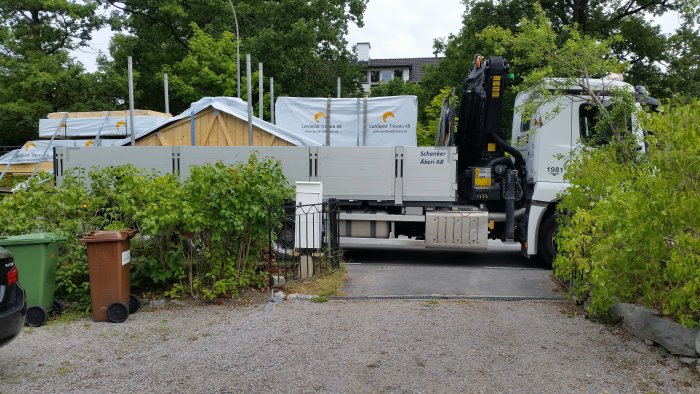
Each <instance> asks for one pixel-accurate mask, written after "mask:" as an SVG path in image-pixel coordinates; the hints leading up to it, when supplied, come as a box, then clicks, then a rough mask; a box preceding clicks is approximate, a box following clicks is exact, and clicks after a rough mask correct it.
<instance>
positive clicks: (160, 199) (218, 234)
mask: <svg viewBox="0 0 700 394" xmlns="http://www.w3.org/2000/svg"><path fill="white" fill-rule="evenodd" d="M191 171H192V176H191V177H190V179H188V180H187V181H186V182H185V183H184V184H183V183H181V182H180V180H179V179H178V178H177V177H176V176H174V175H172V174H166V175H159V174H155V173H148V172H145V171H142V170H139V169H136V168H134V167H132V166H123V167H109V168H106V169H101V170H93V171H90V173H89V174H88V175H87V177H82V178H87V179H88V180H89V184H90V187H89V188H86V187H85V182H81V177H75V176H69V177H67V179H66V181H65V182H64V185H63V186H62V187H60V188H57V187H54V186H53V185H52V182H51V179H50V178H49V177H47V176H44V177H36V178H34V179H32V180H31V182H30V185H29V187H28V188H27V189H26V190H22V191H19V192H17V193H14V194H12V195H9V196H7V197H5V198H3V199H2V200H1V201H0V229H2V234H4V235H15V234H26V233H32V232H39V231H52V232H55V233H58V234H61V235H63V236H66V237H67V238H68V240H67V241H66V242H63V243H61V256H60V258H59V267H58V271H57V279H56V280H57V298H59V299H62V300H65V301H73V302H77V303H78V304H79V305H80V306H81V307H84V308H88V305H89V303H90V294H89V289H90V285H89V278H88V267H87V258H86V253H85V246H84V245H82V244H81V243H80V241H79V240H80V238H81V237H82V236H83V235H84V234H85V233H86V232H89V231H93V230H98V229H123V228H133V229H137V230H138V231H139V234H138V235H137V236H136V237H135V238H134V239H132V241H131V248H132V263H131V264H132V266H131V273H132V289H133V290H134V291H141V292H148V293H166V294H168V295H170V296H173V297H177V296H185V295H191V296H194V297H199V298H202V299H205V300H213V299H215V298H218V297H232V296H236V294H237V293H238V290H239V289H241V288H244V287H249V286H258V287H262V286H264V278H265V275H266V274H265V273H264V272H261V271H260V270H259V269H258V261H259V258H260V254H261V253H262V251H263V249H264V248H265V247H266V246H267V224H268V213H269V214H271V215H272V217H271V219H272V220H273V223H276V222H278V219H279V217H280V215H282V214H283V212H282V208H281V206H282V203H283V201H284V200H285V199H288V198H289V197H291V196H292V190H291V188H290V187H289V186H288V185H287V182H286V181H285V179H284V176H283V175H282V169H281V166H280V164H279V162H277V161H272V160H270V159H266V160H263V161H260V162H259V161H258V160H257V158H256V157H255V156H252V157H251V158H250V160H249V161H248V162H247V163H238V164H236V165H235V166H225V165H223V164H221V163H217V164H213V165H212V164H208V165H204V166H201V167H192V169H191ZM269 207H280V208H279V209H277V210H275V209H272V210H270V208H269Z"/></svg>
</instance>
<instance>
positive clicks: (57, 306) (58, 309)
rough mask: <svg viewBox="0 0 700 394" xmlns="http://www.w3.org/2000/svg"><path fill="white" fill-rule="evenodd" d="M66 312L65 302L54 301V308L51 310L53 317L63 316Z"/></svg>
mask: <svg viewBox="0 0 700 394" xmlns="http://www.w3.org/2000/svg"><path fill="white" fill-rule="evenodd" d="M64 310H65V307H64V306H63V302H61V301H59V300H53V307H52V309H51V316H60V315H62V314H63V311H64Z"/></svg>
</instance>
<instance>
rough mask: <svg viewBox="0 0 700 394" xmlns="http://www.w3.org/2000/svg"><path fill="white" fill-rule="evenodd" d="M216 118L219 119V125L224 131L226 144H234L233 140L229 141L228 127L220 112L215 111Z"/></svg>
mask: <svg viewBox="0 0 700 394" xmlns="http://www.w3.org/2000/svg"><path fill="white" fill-rule="evenodd" d="M216 120H217V121H219V125H220V126H221V130H222V131H223V132H224V138H226V146H234V145H233V141H231V137H230V136H229V135H228V129H227V128H226V122H224V119H223V118H222V117H221V112H218V111H217V114H216Z"/></svg>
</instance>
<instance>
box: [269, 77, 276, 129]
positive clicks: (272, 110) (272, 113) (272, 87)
mask: <svg viewBox="0 0 700 394" xmlns="http://www.w3.org/2000/svg"><path fill="white" fill-rule="evenodd" d="M270 123H272V124H275V79H274V78H272V77H270Z"/></svg>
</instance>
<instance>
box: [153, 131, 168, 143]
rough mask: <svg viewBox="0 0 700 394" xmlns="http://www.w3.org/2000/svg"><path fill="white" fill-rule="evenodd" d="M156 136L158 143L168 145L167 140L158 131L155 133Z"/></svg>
mask: <svg viewBox="0 0 700 394" xmlns="http://www.w3.org/2000/svg"><path fill="white" fill-rule="evenodd" d="M156 137H158V141H160V144H161V145H162V146H170V145H168V141H166V140H165V138H163V136H162V135H160V131H159V132H157V133H156Z"/></svg>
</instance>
